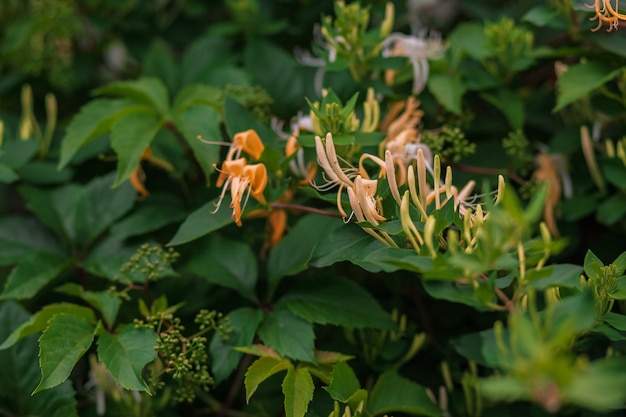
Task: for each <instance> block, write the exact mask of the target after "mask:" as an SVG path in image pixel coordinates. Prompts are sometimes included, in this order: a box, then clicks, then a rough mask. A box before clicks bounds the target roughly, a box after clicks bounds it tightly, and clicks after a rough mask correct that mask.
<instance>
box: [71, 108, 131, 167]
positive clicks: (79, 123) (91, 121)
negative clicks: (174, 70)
mask: <svg viewBox="0 0 626 417" xmlns="http://www.w3.org/2000/svg"><path fill="white" fill-rule="evenodd" d="M134 106H135V103H134V102H133V101H130V100H125V99H115V100H110V99H97V100H93V101H91V102H89V103H88V104H86V105H85V106H83V107H82V108H81V109H80V112H79V113H78V114H77V115H76V116H74V118H73V119H72V122H71V123H70V125H69V126H68V127H67V132H66V134H65V136H64V137H63V144H62V145H61V158H60V160H59V169H61V168H63V167H64V166H65V165H67V164H68V163H69V162H70V160H71V159H72V157H73V156H74V155H75V154H76V152H77V151H78V150H79V149H80V148H81V147H83V146H84V145H86V144H87V143H89V142H91V141H92V140H94V139H96V138H98V137H99V136H101V135H103V134H105V133H106V132H108V131H109V130H110V129H111V126H112V125H113V122H114V121H115V120H116V119H117V118H118V117H119V116H120V115H121V114H123V113H124V112H126V111H129V110H131V109H132V108H133V107H134Z"/></svg>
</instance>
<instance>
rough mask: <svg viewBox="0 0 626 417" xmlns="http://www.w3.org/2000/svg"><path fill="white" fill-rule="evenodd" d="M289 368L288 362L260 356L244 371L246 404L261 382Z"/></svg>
mask: <svg viewBox="0 0 626 417" xmlns="http://www.w3.org/2000/svg"><path fill="white" fill-rule="evenodd" d="M290 367H292V368H293V366H292V365H291V363H290V362H289V361H288V360H286V359H277V358H273V357H271V356H262V357H260V358H259V359H257V360H255V361H254V362H252V364H251V365H250V366H249V367H248V370H247V371H246V377H245V379H244V385H245V386H246V402H247V403H249V402H250V398H251V397H252V395H253V394H254V393H255V392H256V390H257V388H258V387H259V385H260V384H261V383H262V382H263V381H265V380H266V379H267V378H269V377H270V376H272V375H274V374H276V373H278V372H280V371H284V370H285V369H288V368H290Z"/></svg>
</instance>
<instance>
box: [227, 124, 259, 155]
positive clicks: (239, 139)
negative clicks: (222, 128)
mask: <svg viewBox="0 0 626 417" xmlns="http://www.w3.org/2000/svg"><path fill="white" fill-rule="evenodd" d="M263 150H265V146H264V145H263V142H262V141H261V138H260V137H259V134H258V133H257V132H256V131H255V130H253V129H248V130H246V131H244V132H239V133H236V134H235V136H234V137H233V144H232V145H231V148H230V150H229V151H228V155H226V159H236V158H239V157H240V156H241V151H243V152H245V153H247V154H248V155H250V156H251V157H252V159H254V160H258V159H259V158H260V157H261V154H262V153H263Z"/></svg>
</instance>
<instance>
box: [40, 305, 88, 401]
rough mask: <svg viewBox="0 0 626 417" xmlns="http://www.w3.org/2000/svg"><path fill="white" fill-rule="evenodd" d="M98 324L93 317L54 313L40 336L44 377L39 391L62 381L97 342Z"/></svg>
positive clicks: (41, 363) (41, 364) (42, 374)
mask: <svg viewBox="0 0 626 417" xmlns="http://www.w3.org/2000/svg"><path fill="white" fill-rule="evenodd" d="M95 332H96V327H95V326H94V325H93V324H92V323H90V322H89V320H87V319H85V318H83V317H79V316H73V315H70V314H59V315H56V316H54V317H53V318H52V319H51V320H50V322H49V325H48V328H47V329H46V330H45V331H44V332H43V334H42V335H41V337H40V338H39V366H40V367H41V381H40V382H39V385H37V388H35V390H34V391H33V394H36V393H38V392H40V391H43V390H45V389H48V388H52V387H55V386H57V385H59V384H61V383H62V382H63V381H65V380H66V379H67V377H69V376H70V372H72V369H74V365H76V362H78V360H79V359H80V358H81V356H83V354H84V353H85V352H86V351H87V349H89V347H90V346H91V344H92V342H93V338H94V335H95Z"/></svg>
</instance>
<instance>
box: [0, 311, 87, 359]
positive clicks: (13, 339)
mask: <svg viewBox="0 0 626 417" xmlns="http://www.w3.org/2000/svg"><path fill="white" fill-rule="evenodd" d="M59 314H69V315H72V316H77V317H82V318H84V319H87V320H88V321H89V322H90V323H92V324H94V325H95V324H96V316H95V314H94V313H93V310H92V309H90V308H87V307H82V306H79V305H76V304H70V303H58V304H48V305H47V306H45V307H43V308H42V309H41V310H39V311H38V312H37V313H35V314H33V315H32V316H30V318H29V319H28V320H26V321H25V322H24V323H22V324H21V325H20V326H19V327H18V328H16V329H15V330H14V331H13V332H12V333H11V334H10V335H9V337H7V339H6V340H5V341H4V342H3V343H2V344H1V345H0V350H3V349H7V348H9V347H11V346H13V345H14V344H16V343H17V342H19V341H20V340H21V339H23V338H25V337H27V336H30V335H32V334H35V333H39V332H42V331H44V330H45V329H46V328H47V327H48V322H50V320H51V319H52V318H53V317H54V316H57V315H59Z"/></svg>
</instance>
